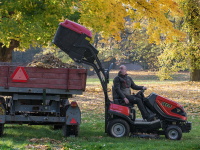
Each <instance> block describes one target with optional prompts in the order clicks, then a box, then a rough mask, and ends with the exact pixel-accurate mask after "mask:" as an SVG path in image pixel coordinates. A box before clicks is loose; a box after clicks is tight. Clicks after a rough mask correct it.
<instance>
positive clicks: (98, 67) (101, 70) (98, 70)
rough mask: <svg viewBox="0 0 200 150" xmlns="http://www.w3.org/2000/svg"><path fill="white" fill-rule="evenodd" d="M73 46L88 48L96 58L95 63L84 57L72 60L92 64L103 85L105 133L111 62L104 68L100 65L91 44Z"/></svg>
mask: <svg viewBox="0 0 200 150" xmlns="http://www.w3.org/2000/svg"><path fill="white" fill-rule="evenodd" d="M89 44H90V43H89ZM73 47H78V48H85V49H89V50H90V52H91V54H92V56H93V57H94V59H95V60H96V63H97V64H95V63H94V61H88V60H87V59H85V58H82V59H81V60H77V59H74V61H76V62H78V63H84V64H87V65H90V66H92V67H93V68H94V70H95V72H96V73H97V76H98V78H99V80H100V82H101V85H102V87H103V92H104V96H105V133H107V131H106V126H107V124H108V109H109V105H110V100H109V97H108V92H107V84H108V83H109V71H110V70H111V68H112V66H113V63H111V65H110V67H109V69H104V68H103V67H102V64H101V62H100V60H99V59H98V57H97V56H96V54H95V53H94V51H93V50H92V48H94V47H93V46H92V45H91V44H90V45H89V46H81V45H73ZM91 47H92V48H91ZM101 73H102V74H103V76H104V80H103V78H102V76H101Z"/></svg>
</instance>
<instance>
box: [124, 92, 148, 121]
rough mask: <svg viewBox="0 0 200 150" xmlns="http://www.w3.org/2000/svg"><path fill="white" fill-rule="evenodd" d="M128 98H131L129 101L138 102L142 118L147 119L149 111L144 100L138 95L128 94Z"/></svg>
mask: <svg viewBox="0 0 200 150" xmlns="http://www.w3.org/2000/svg"><path fill="white" fill-rule="evenodd" d="M126 98H127V99H128V100H129V103H131V104H137V106H138V108H139V110H140V112H141V114H142V118H143V119H147V117H148V113H147V111H146V109H145V108H144V105H143V103H142V100H141V99H140V98H138V97H136V96H135V95H128V96H126Z"/></svg>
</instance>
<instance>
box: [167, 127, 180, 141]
mask: <svg viewBox="0 0 200 150" xmlns="http://www.w3.org/2000/svg"><path fill="white" fill-rule="evenodd" d="M165 137H166V138H167V139H170V140H180V139H181V137H182V130H181V129H180V128H179V127H178V126H176V125H171V126H169V127H168V128H167V129H166V130H165Z"/></svg>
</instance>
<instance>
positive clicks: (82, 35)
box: [53, 20, 98, 62]
mask: <svg viewBox="0 0 200 150" xmlns="http://www.w3.org/2000/svg"><path fill="white" fill-rule="evenodd" d="M91 38H92V32H91V31H89V30H88V29H86V28H85V27H84V26H81V25H79V24H77V23H75V22H73V21H70V20H65V21H64V22H62V23H60V25H59V27H58V29H57V32H56V34H55V36H54V39H53V43H54V44H55V45H56V46H58V47H59V48H60V49H61V50H63V51H64V52H65V53H67V54H68V55H69V56H70V57H71V58H72V59H74V60H75V61H80V60H82V59H83V58H86V59H87V60H89V61H90V62H93V61H94V58H93V54H92V53H91V50H90V49H88V47H90V48H91V49H92V50H93V52H94V53H95V55H97V54H98V51H97V50H96V49H95V48H94V47H93V46H92V45H91V44H90V40H91Z"/></svg>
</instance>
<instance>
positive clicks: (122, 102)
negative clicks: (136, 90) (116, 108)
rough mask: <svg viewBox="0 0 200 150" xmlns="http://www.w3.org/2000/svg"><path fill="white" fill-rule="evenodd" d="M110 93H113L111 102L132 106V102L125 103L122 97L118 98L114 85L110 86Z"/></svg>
mask: <svg viewBox="0 0 200 150" xmlns="http://www.w3.org/2000/svg"><path fill="white" fill-rule="evenodd" d="M112 95H113V103H114V104H118V105H122V106H127V107H134V105H133V104H131V103H128V104H126V103H125V102H124V100H123V99H120V98H119V96H118V94H117V93H116V91H115V89H114V86H112Z"/></svg>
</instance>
